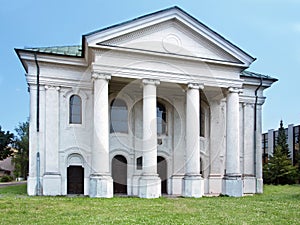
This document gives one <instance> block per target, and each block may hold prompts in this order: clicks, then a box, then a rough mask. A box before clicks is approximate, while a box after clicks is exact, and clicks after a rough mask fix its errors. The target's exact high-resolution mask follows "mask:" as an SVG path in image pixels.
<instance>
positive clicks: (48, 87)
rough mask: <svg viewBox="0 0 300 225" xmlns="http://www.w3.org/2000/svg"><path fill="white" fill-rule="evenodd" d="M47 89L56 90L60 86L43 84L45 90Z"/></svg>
mask: <svg viewBox="0 0 300 225" xmlns="http://www.w3.org/2000/svg"><path fill="white" fill-rule="evenodd" d="M49 89H55V90H56V91H60V87H59V86H53V85H45V90H46V91H47V90H49Z"/></svg>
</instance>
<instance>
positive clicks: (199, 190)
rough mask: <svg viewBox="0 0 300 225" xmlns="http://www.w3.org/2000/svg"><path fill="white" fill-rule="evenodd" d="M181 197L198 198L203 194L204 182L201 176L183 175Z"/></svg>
mask: <svg viewBox="0 0 300 225" xmlns="http://www.w3.org/2000/svg"><path fill="white" fill-rule="evenodd" d="M182 189H183V197H193V198H200V197H202V196H203V194H204V181H203V178H202V177H201V175H185V176H184V178H183V187H182Z"/></svg>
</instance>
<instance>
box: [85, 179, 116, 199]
mask: <svg viewBox="0 0 300 225" xmlns="http://www.w3.org/2000/svg"><path fill="white" fill-rule="evenodd" d="M89 196H90V197H92V198H112V197H113V179H112V178H111V176H105V175H91V177H90V191H89Z"/></svg>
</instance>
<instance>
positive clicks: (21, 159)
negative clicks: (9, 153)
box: [13, 121, 29, 178]
mask: <svg viewBox="0 0 300 225" xmlns="http://www.w3.org/2000/svg"><path fill="white" fill-rule="evenodd" d="M15 130H16V132H17V134H18V135H17V137H16V138H15V141H14V148H15V149H16V150H17V152H16V153H15V155H14V159H13V162H14V164H15V172H14V173H15V176H16V177H24V178H26V177H27V174H28V168H29V122H28V121H27V122H23V123H19V125H18V127H17V128H16V129H15Z"/></svg>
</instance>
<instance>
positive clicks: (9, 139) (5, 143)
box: [0, 126, 14, 160]
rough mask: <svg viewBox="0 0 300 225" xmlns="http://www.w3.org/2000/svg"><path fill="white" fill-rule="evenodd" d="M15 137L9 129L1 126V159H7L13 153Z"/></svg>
mask: <svg viewBox="0 0 300 225" xmlns="http://www.w3.org/2000/svg"><path fill="white" fill-rule="evenodd" d="M13 139H14V135H13V134H12V133H10V132H9V131H6V132H5V131H3V130H2V129H1V126H0V160H3V159H6V158H7V157H9V156H11V155H12V154H13V150H12V148H11V144H12V143H13Z"/></svg>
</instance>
